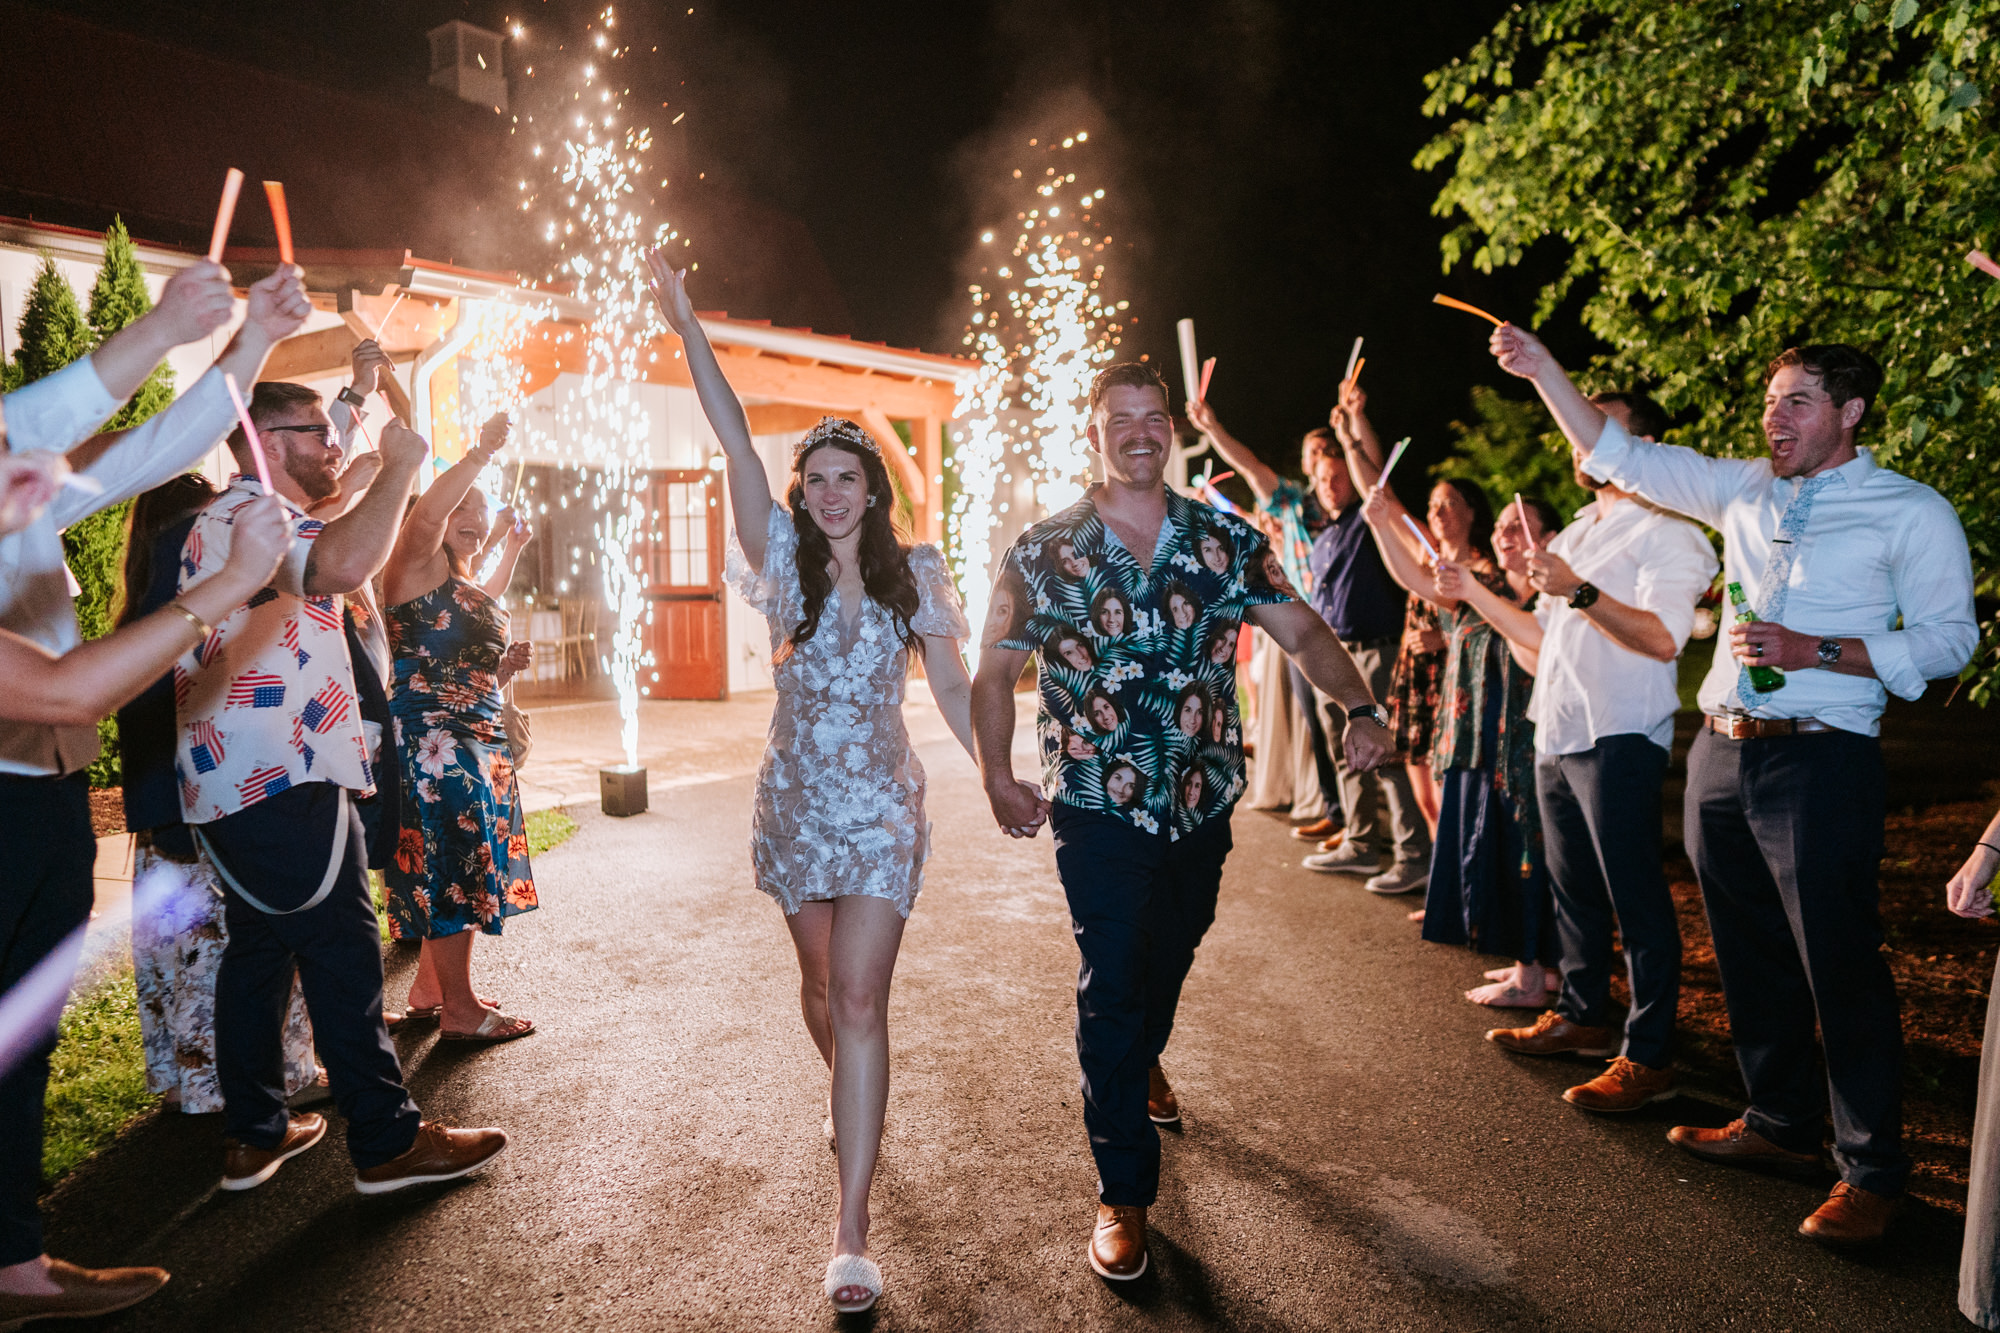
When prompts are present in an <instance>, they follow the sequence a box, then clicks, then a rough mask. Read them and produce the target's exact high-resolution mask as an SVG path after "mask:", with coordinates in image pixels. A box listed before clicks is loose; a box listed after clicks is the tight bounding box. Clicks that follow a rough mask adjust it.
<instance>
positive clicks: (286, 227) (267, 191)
mask: <svg viewBox="0 0 2000 1333" xmlns="http://www.w3.org/2000/svg"><path fill="white" fill-rule="evenodd" d="M264 198H265V199H266V200H268V201H269V202H270V205H271V225H272V226H273V227H275V228H277V230H278V262H279V263H280V264H289V263H291V262H292V212H291V210H290V209H288V208H286V207H285V184H284V182H283V181H265V182H264Z"/></svg>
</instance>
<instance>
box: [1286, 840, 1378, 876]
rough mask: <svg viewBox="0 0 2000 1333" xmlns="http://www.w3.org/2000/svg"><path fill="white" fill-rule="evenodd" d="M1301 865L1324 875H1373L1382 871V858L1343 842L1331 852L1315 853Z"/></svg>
mask: <svg viewBox="0 0 2000 1333" xmlns="http://www.w3.org/2000/svg"><path fill="white" fill-rule="evenodd" d="M1299 864H1300V865H1302V866H1304V867H1305V868H1306V869H1307V870H1317V871H1318V872H1319V873H1320V874H1322V875H1373V874H1375V873H1377V872H1378V871H1380V870H1381V869H1382V858H1381V857H1379V856H1377V855H1376V854H1375V853H1373V852H1370V851H1364V850H1363V849H1362V848H1360V847H1357V846H1355V845H1354V844H1353V843H1349V842H1343V843H1341V844H1340V846H1338V847H1336V848H1334V849H1333V850H1332V851H1330V852H1315V853H1314V854H1313V855H1311V856H1308V857H1307V858H1306V859H1305V860H1303V861H1301V862H1299Z"/></svg>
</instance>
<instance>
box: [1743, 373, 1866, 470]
mask: <svg viewBox="0 0 2000 1333" xmlns="http://www.w3.org/2000/svg"><path fill="white" fill-rule="evenodd" d="M1867 410H1868V404H1867V401H1866V400H1865V399H1861V398H1850V399H1848V400H1847V401H1846V402H1844V403H1842V404H1841V405H1840V406H1838V407H1836V406H1834V403H1833V399H1832V397H1831V396H1829V395H1828V394H1827V391H1826V387H1825V385H1823V384H1821V383H1820V377H1819V376H1817V375H1815V374H1813V373H1812V372H1811V371H1810V370H1807V369H1806V368H1805V367H1804V366H1780V367H1779V368H1778V372H1777V374H1775V375H1773V376H1771V382H1770V383H1769V384H1767V385H1765V386H1764V439H1765V441H1766V442H1767V443H1768V444H1769V445H1770V446H1771V470H1772V471H1773V472H1775V473H1776V474H1777V475H1779V476H1781V477H1810V476H1812V475H1813V474H1815V473H1817V472H1822V471H1824V470H1825V469H1826V468H1828V467H1838V466H1839V465H1840V464H1842V463H1845V462H1846V461H1847V460H1848V459H1850V458H1852V457H1853V456H1854V435H1853V432H1854V428H1855V427H1856V426H1858V425H1860V424H1861V416H1862V413H1864V412H1865V411H1867Z"/></svg>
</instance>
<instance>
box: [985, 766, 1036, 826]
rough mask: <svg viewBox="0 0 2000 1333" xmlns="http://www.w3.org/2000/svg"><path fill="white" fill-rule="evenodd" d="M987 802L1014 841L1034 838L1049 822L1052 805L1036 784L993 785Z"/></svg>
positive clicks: (1006, 782) (1003, 782)
mask: <svg viewBox="0 0 2000 1333" xmlns="http://www.w3.org/2000/svg"><path fill="white" fill-rule="evenodd" d="M986 799H987V801H988V803H990V804H991V805H992V807H993V818H994V820H995V822H997V823H998V824H999V825H1000V827H1001V828H1002V829H1005V830H1006V832H1007V836H1008V837H1010V838H1032V837H1034V836H1035V835H1036V834H1037V833H1039V832H1040V831H1041V827H1042V825H1043V824H1044V823H1046V822H1048V818H1049V803H1048V801H1047V800H1046V799H1045V798H1044V797H1043V796H1042V793H1041V791H1040V789H1039V788H1037V787H1035V786H1034V785H1033V784H1032V783H1027V782H1019V781H1016V780H1015V779H1013V778H1011V777H1010V778H1003V779H1001V780H1000V781H999V782H998V783H989V784H988V785H987V788H986Z"/></svg>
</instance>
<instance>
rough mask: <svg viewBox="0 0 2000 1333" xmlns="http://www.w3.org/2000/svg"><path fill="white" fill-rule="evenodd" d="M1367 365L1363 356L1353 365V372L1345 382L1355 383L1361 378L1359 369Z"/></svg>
mask: <svg viewBox="0 0 2000 1333" xmlns="http://www.w3.org/2000/svg"><path fill="white" fill-rule="evenodd" d="M1367 364H1368V358H1367V357H1365V356H1364V357H1362V358H1361V359H1360V360H1358V361H1356V362H1355V363H1354V370H1353V371H1352V372H1351V373H1350V374H1349V375H1348V377H1347V382H1348V383H1349V384H1353V383H1355V382H1356V381H1358V380H1359V379H1360V378H1361V367H1363V366H1365V365H1367Z"/></svg>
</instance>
